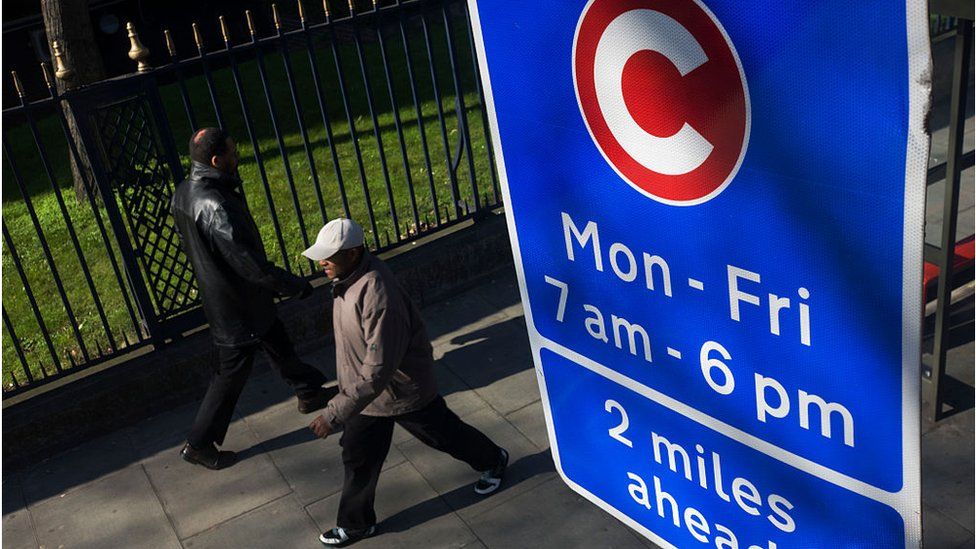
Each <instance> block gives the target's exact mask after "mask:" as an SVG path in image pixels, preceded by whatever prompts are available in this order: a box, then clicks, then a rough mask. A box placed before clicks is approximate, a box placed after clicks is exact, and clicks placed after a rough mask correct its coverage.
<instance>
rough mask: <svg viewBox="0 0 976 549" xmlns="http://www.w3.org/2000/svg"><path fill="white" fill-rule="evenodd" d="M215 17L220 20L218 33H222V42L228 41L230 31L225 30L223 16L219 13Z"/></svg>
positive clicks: (227, 42)
mask: <svg viewBox="0 0 976 549" xmlns="http://www.w3.org/2000/svg"><path fill="white" fill-rule="evenodd" d="M217 19H219V20H220V34H222V35H224V44H229V43H230V33H229V32H227V22H226V21H224V16H223V15H221V16H220V17H218V18H217Z"/></svg>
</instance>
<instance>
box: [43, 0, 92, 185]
mask: <svg viewBox="0 0 976 549" xmlns="http://www.w3.org/2000/svg"><path fill="white" fill-rule="evenodd" d="M41 14H42V15H43V16H44V30H45V32H46V33H47V41H48V47H50V45H51V44H52V43H54V41H55V40H57V41H58V42H60V43H61V51H62V52H63V54H64V57H63V59H64V63H65V66H67V67H68V68H70V69H71V70H73V71H74V76H72V77H71V78H70V79H69V80H67V81H64V80H61V79H58V78H55V85H56V86H57V88H58V92H59V93H64V92H65V91H66V90H69V89H72V88H77V87H79V86H84V85H86V84H91V83H93V82H98V81H99V80H102V79H103V78H105V66H104V65H103V64H102V58H101V55H100V52H99V51H98V47H97V46H96V45H95V34H94V30H93V28H92V20H91V13H90V11H89V9H88V0H41ZM51 57H52V59H53V57H54V56H53V54H52V56H51ZM55 69H56V67H55ZM61 105H62V107H63V108H64V114H65V118H67V121H68V129H69V130H70V132H71V136H70V138H71V139H72V140H73V141H74V143H75V145H76V146H77V149H78V155H79V156H80V157H81V165H80V166H79V165H78V163H77V162H75V158H74V156H73V155H72V156H71V174H72V176H73V177H74V189H75V196H76V197H77V198H78V200H83V199H84V198H85V195H86V193H88V192H93V193H95V194H96V195H97V194H98V190H97V188H92V189H89V188H88V185H86V184H85V182H86V181H87V182H88V183H89V184H91V185H92V186H93V187H94V183H95V178H94V176H93V175H92V169H91V161H90V160H89V156H88V155H89V151H88V150H87V149H86V148H85V144H84V143H83V142H82V140H81V134H80V133H79V131H78V123H77V122H76V121H75V113H74V112H73V111H72V110H71V106H70V105H68V102H67V101H62V102H61Z"/></svg>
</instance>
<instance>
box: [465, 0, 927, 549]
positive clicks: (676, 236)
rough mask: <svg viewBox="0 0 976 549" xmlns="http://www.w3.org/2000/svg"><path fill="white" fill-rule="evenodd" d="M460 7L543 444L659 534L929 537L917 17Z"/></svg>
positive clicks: (922, 30) (688, 542) (627, 6)
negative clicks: (924, 510) (925, 519)
mask: <svg viewBox="0 0 976 549" xmlns="http://www.w3.org/2000/svg"><path fill="white" fill-rule="evenodd" d="M855 4H856V5H853V4H851V3H850V2H841V1H827V2H819V3H816V5H810V6H802V7H797V6H795V5H793V4H791V3H776V2H774V3H769V2H752V3H751V4H750V2H749V1H746V2H742V1H740V0H736V1H728V0H590V1H588V2H587V1H585V0H579V1H575V2H558V3H532V2H528V3H526V2H510V1H507V0H506V1H502V0H491V1H488V0H472V1H471V2H470V3H469V6H470V11H471V15H472V24H473V27H474V33H475V38H476V45H477V48H478V54H479V57H480V63H481V75H482V79H483V81H484V82H485V87H486V90H485V91H486V99H487V102H488V109H489V113H490V121H491V126H492V137H493V142H494V146H495V152H496V158H497V162H498V167H499V172H500V175H501V180H502V188H503V192H504V198H505V206H506V213H507V216H508V222H509V233H510V235H511V239H512V246H513V250H514V252H515V259H516V264H517V268H518V275H519V282H520V285H521V292H522V300H523V303H524V305H525V315H526V321H527V322H526V323H527V325H528V330H529V337H530V341H531V344H532V350H533V354H534V360H535V365H536V371H537V374H538V379H539V386H540V390H541V393H542V395H543V403H544V407H545V410H546V420H547V424H548V428H549V436H550V441H551V445H552V452H553V457H554V460H555V463H556V466H557V469H558V470H559V473H560V475H561V476H562V478H563V479H564V480H565V481H566V482H567V483H568V484H569V485H570V486H571V487H572V488H573V489H574V490H576V491H577V492H579V493H580V494H582V495H583V496H585V497H587V498H588V499H589V500H590V501H592V502H593V503H595V504H596V505H598V506H600V507H601V508H603V509H605V510H606V511H607V512H609V513H611V514H613V515H614V516H616V517H617V518H618V519H620V520H622V521H624V522H625V523H627V524H628V525H630V526H631V527H633V528H635V529H636V530H638V531H640V532H641V533H643V534H644V535H645V536H647V537H648V538H649V539H651V540H653V541H654V542H656V543H658V544H660V545H664V546H677V547H695V546H699V545H703V546H713V547H718V548H738V547H741V548H743V549H752V548H762V549H773V548H776V547H780V548H782V547H792V546H800V547H845V546H857V547H893V546H909V547H914V546H918V544H919V543H920V539H921V525H920V507H921V501H920V500H921V497H920V479H919V415H918V413H919V410H918V406H919V397H918V394H919V393H918V391H919V372H918V368H919V345H920V320H921V309H920V303H921V290H920V288H921V265H922V230H923V223H924V217H923V213H924V212H923V210H924V192H925V168H926V162H927V158H928V136H927V135H926V134H925V132H924V129H923V119H924V113H925V111H926V109H927V101H928V95H929V87H928V84H927V80H928V79H927V76H926V75H928V74H929V64H930V62H929V50H928V47H929V46H928V33H927V32H928V31H927V28H928V27H927V11H926V5H925V3H924V2H921V1H916V0H908V1H907V2H906V3H904V4H902V5H892V4H890V3H882V2H880V1H876V0H872V1H868V2H857V3H855Z"/></svg>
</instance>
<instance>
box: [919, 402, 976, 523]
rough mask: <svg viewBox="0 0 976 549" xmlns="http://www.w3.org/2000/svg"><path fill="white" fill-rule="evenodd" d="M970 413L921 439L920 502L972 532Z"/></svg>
mask: <svg viewBox="0 0 976 549" xmlns="http://www.w3.org/2000/svg"><path fill="white" fill-rule="evenodd" d="M972 417H973V411H972V410H969V411H967V412H963V413H961V414H957V415H956V416H954V417H952V418H949V419H947V420H943V422H942V423H943V424H941V425H939V428H938V429H937V430H935V431H932V432H930V433H928V434H927V435H925V436H924V437H922V463H924V464H925V465H924V467H923V474H922V501H923V502H924V503H925V504H926V505H928V506H929V507H931V508H933V509H935V510H938V511H940V512H941V513H942V514H944V515H945V516H947V517H949V518H951V519H952V520H954V521H956V522H957V523H958V524H959V525H960V526H962V527H964V528H966V529H968V531H969V533H970V534H972V533H973V523H974V520H976V519H974V517H976V509H974V505H973V493H974V483H976V482H974V475H973V471H974V466H976V463H974V447H973V421H972Z"/></svg>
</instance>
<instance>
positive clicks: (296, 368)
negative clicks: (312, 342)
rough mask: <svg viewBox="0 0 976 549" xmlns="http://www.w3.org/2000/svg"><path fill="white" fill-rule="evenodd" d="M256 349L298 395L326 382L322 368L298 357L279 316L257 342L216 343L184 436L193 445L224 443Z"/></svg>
mask: <svg viewBox="0 0 976 549" xmlns="http://www.w3.org/2000/svg"><path fill="white" fill-rule="evenodd" d="M258 349H262V350H264V352H265V354H267V356H268V358H269V359H270V361H271V367H272V368H274V369H275V371H277V372H278V374H279V375H281V377H282V378H283V379H284V380H285V382H286V383H288V385H290V386H291V388H292V389H294V391H295V394H296V395H298V397H299V398H303V397H305V396H311V395H312V394H313V393H315V391H317V390H318V389H319V387H321V386H322V384H323V383H325V382H326V378H325V375H324V374H322V372H320V371H318V370H316V369H315V368H313V367H312V366H310V365H308V364H306V363H304V362H302V361H301V359H300V358H298V355H297V354H296V353H295V348H294V346H292V343H291V340H290V339H288V334H287V333H286V332H285V327H284V326H283V325H282V324H281V321H280V320H277V321H275V323H274V325H273V326H272V327H271V329H270V330H269V331H268V333H267V334H265V335H264V336H262V337H261V339H260V341H259V342H258V343H255V344H253V345H249V346H247V347H217V356H216V360H215V361H214V362H215V363H214V372H213V377H211V378H210V387H209V388H207V394H206V395H205V396H204V397H203V402H201V403H200V409H199V410H198V411H197V417H196V419H195V420H194V421H193V427H191V428H190V434H189V435H188V436H187V437H186V440H187V442H189V443H190V445H192V446H193V447H194V448H204V447H206V446H209V445H210V444H211V443H217V444H223V443H224V436H225V435H226V434H227V427H228V426H229V425H230V420H231V417H232V416H233V414H234V406H236V405H237V399H238V398H239V397H240V396H241V391H242V390H243V389H244V383H245V382H246V381H247V378H248V375H249V374H250V373H251V367H252V366H253V365H254V355H255V353H257V352H258Z"/></svg>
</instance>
